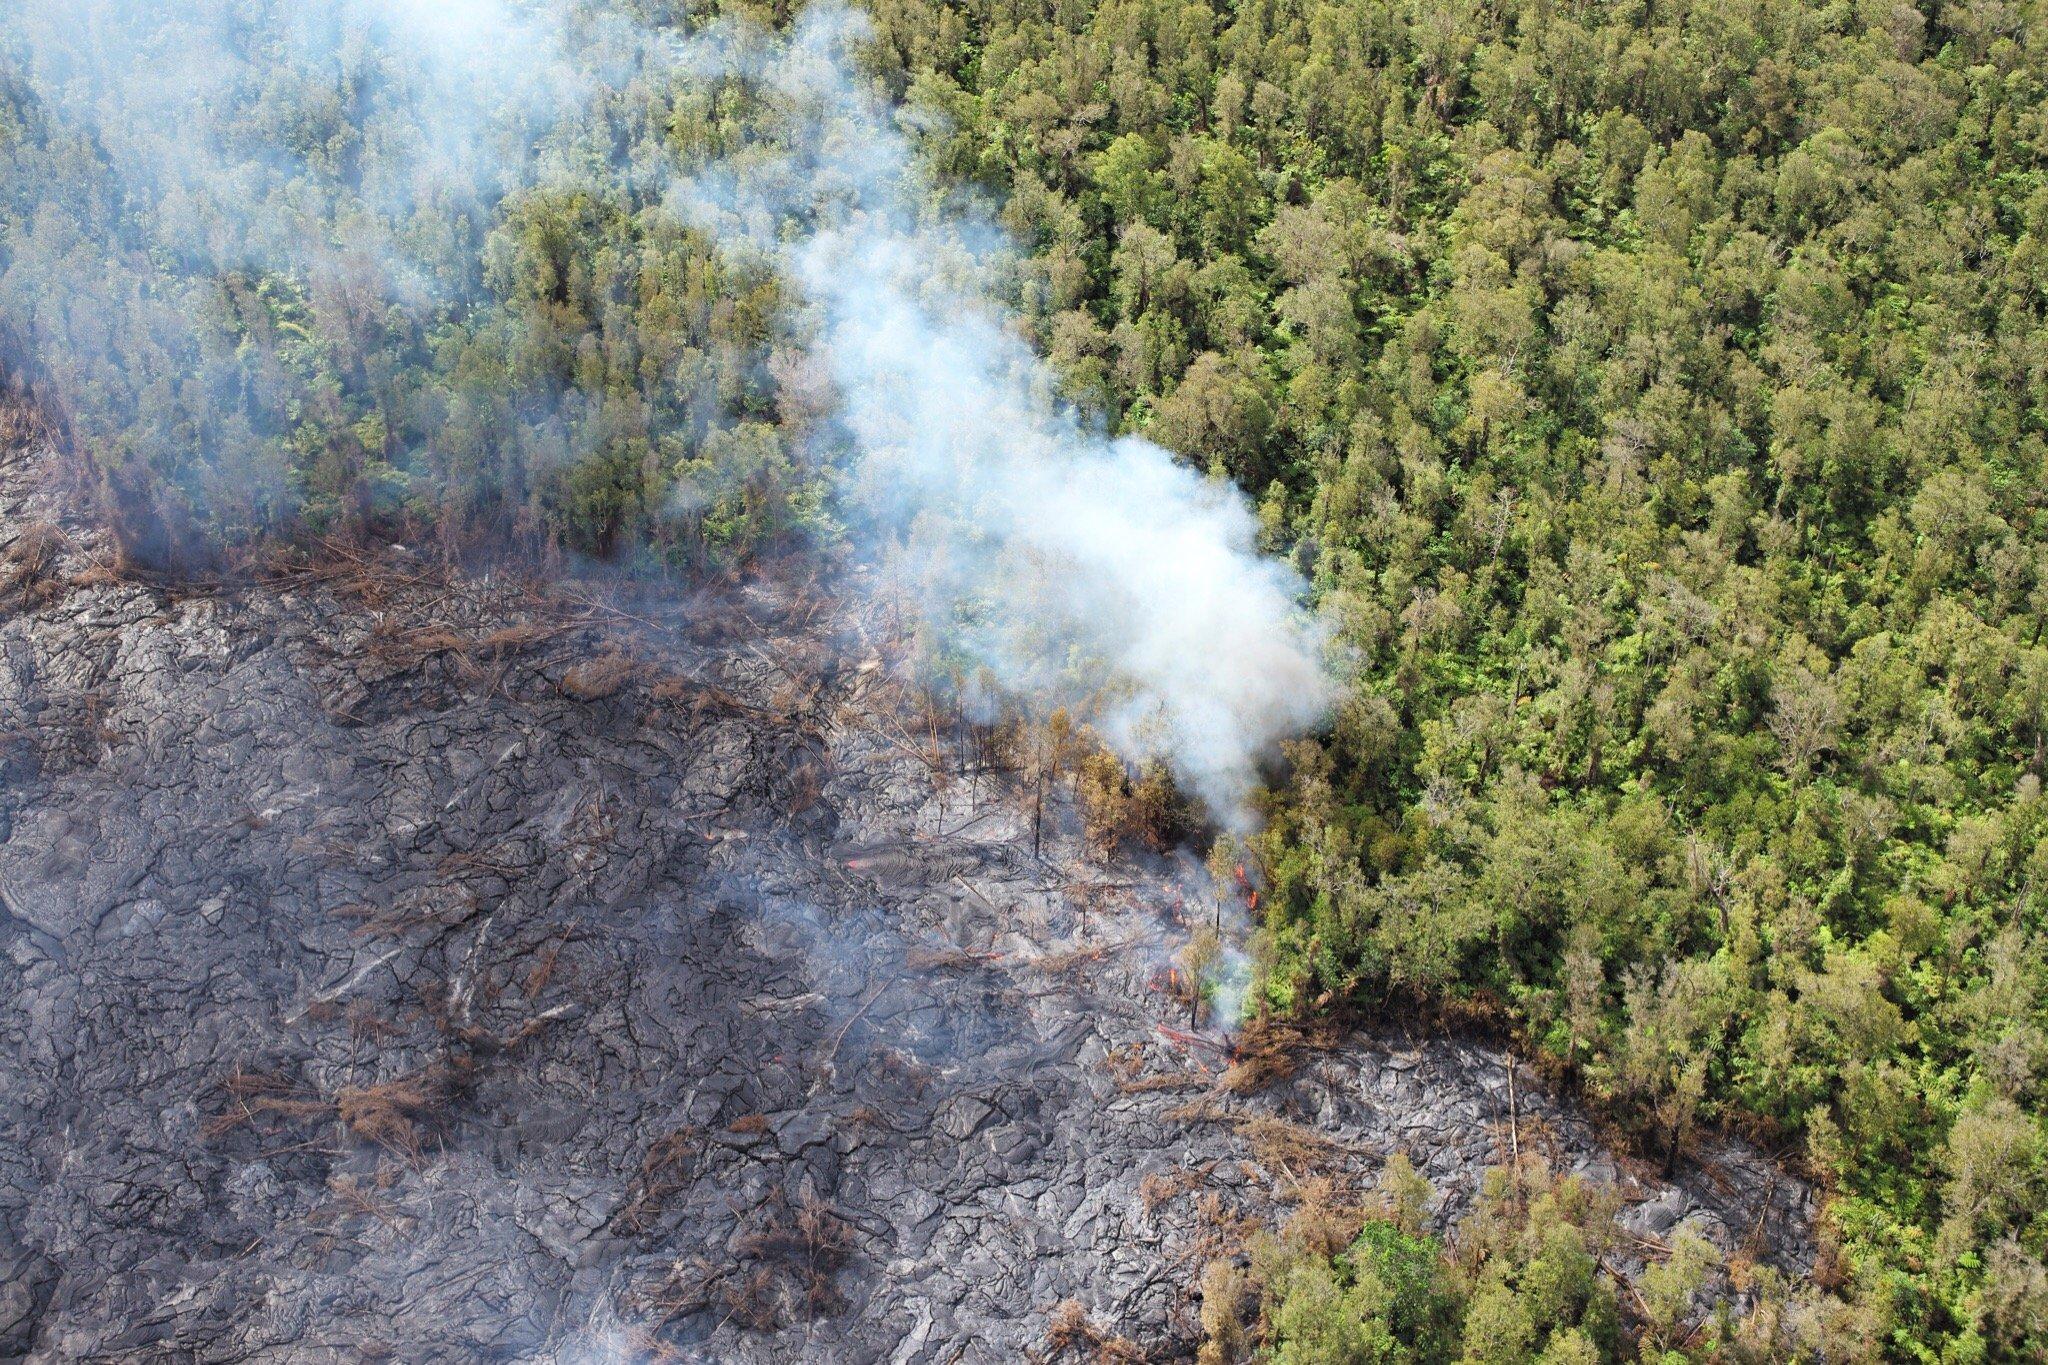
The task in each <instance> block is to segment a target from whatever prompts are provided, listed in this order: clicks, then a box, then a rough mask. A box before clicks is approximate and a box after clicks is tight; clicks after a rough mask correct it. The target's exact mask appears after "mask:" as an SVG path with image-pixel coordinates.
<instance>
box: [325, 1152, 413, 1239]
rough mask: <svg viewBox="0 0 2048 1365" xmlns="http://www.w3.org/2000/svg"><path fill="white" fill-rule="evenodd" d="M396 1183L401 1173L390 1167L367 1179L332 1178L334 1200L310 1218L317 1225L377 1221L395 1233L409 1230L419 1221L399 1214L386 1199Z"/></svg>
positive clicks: (353, 1176) (382, 1167) (362, 1177)
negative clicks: (353, 1219) (333, 1220)
mask: <svg viewBox="0 0 2048 1365" xmlns="http://www.w3.org/2000/svg"><path fill="white" fill-rule="evenodd" d="M396 1181H397V1172H396V1171H394V1170H392V1169H391V1168H390V1167H389V1166H379V1167H378V1168H377V1171H376V1173H375V1174H374V1175H371V1176H367V1177H366V1176H359V1175H336V1176H332V1177H330V1178H329V1179H328V1181H327V1190H328V1193H330V1194H332V1195H333V1196H334V1198H333V1200H331V1201H330V1202H329V1203H327V1204H324V1205H322V1206H321V1207H319V1208H317V1209H315V1210H313V1212H312V1214H311V1215H310V1216H311V1217H312V1218H313V1219H314V1220H315V1221H324V1220H327V1219H337V1220H345V1219H348V1218H374V1219H376V1220H377V1221H378V1222H380V1223H382V1224H383V1225H384V1226H385V1227H387V1228H392V1229H394V1230H396V1229H401V1228H405V1227H408V1226H410V1225H411V1224H413V1223H414V1222H416V1221H418V1220H416V1219H414V1218H411V1217H408V1216H406V1215H404V1214H401V1213H399V1212H397V1210H396V1209H395V1208H394V1207H393V1205H392V1204H391V1201H390V1200H388V1199H386V1198H385V1197H384V1195H385V1193H386V1192H387V1191H388V1190H390V1188H391V1187H392V1185H393V1184H395V1183H396Z"/></svg>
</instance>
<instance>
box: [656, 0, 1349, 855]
mask: <svg viewBox="0 0 2048 1365" xmlns="http://www.w3.org/2000/svg"><path fill="white" fill-rule="evenodd" d="M865 35H866V25H865V22H864V21H863V19H862V18H861V17H860V16H858V15H857V14H855V13H853V12H851V11H848V10H846V9H843V8H841V7H839V6H837V5H833V4H827V3H814V4H813V5H812V6H811V7H810V9H809V10H808V11H807V12H806V13H805V14H804V16H803V17H802V18H801V19H800V20H799V21H798V22H797V24H796V25H795V27H794V30H793V31H792V33H791V34H790V36H789V37H788V38H787V39H781V40H768V39H763V38H760V37H759V36H758V35H757V36H755V38H754V39H753V40H752V41H749V39H748V38H747V36H745V35H738V36H734V35H731V34H728V35H725V38H726V40H725V41H724V42H722V43H716V44H707V45H705V46H704V47H702V48H701V49H700V51H701V52H703V53H707V54H710V57H711V59H712V60H711V63H710V69H713V70H723V71H727V72H732V73H735V74H740V75H744V76H745V77H747V78H748V79H750V80H751V81H753V82H755V83H757V84H758V85H759V86H760V87H761V88H762V89H763V90H764V91H765V92H766V94H767V96H768V98H769V99H770V100H771V101H772V102H773V104H774V105H775V107H776V109H777V111H778V113H779V114H780V116H781V118H780V123H781V127H780V128H779V129H778V133H779V137H778V140H777V142H778V145H777V146H776V148H775V149H774V151H773V153H772V154H768V155H760V154H756V155H751V156H748V157H746V158H745V159H744V160H742V161H740V162H739V163H738V164H734V165H729V166H723V167H715V168H713V169H712V170H711V171H710V172H708V173H706V174H702V175H699V176H696V177H693V178H692V179H691V180H690V181H689V182H687V183H686V184H684V185H681V186H679V187H678V192H677V193H676V195H675V196H673V200H672V202H674V203H675V204H676V205H677V206H678V208H679V209H680V210H681V211H682V212H684V213H685V214H687V215H688V216H689V217H690V218H691V219H692V220H693V221H695V222H697V223H699V224H701V225H703V226H705V227H707V228H709V229H710V230H711V231H713V232H715V233H717V234H718V235H719V236H720V237H721V238H723V239H726V240H729V241H733V242H748V243H751V244H752V245H753V246H754V248H755V249H757V250H759V251H762V252H764V253H765V254H766V255H767V256H768V258H769V259H771V260H772V261H773V262H774V263H775V264H776V265H777V266H778V267H779V268H780V269H781V270H782V271H783V272H784V273H785V274H786V275H787V276H788V277H789V278H790V279H791V280H793V281H794V282H796V283H797V284H798V285H799V286H800V287H801V289H802V292H803V295H804V297H805V299H806V300H807V301H808V303H809V305H810V308H811V312H812V318H811V322H812V325H813V328H814V332H813V335H814V339H815V345H816V346H817V347H818V349H819V351H820V352H821V353H822V355H823V356H824V358H825V359H826V360H827V362H828V363H829V366H830V371H831V374H832V376H833V378H834V380H835V382H836V386H837V388H838V391H839V395H840V399H841V404H842V408H841V413H840V416H841V419H842V421H843V424H844V427H845V429H846V431H847V432H848V433H849V434H850V436H851V438H852V441H853V443H854V445H855V447H856V448H857V451H858V455H859V462H858V476H859V492H860V495H861V496H862V497H863V498H864V499H865V501H866V503H867V504H868V505H869V506H870V507H871V508H872V509H873V510H874V511H875V512H876V513H877V514H878V524H879V526H880V527H881V528H882V529H883V530H885V531H886V532H888V533H889V534H890V535H891V536H892V538H893V539H894V540H895V542H896V544H897V545H898V547H899V548H900V549H901V550H902V551H903V552H904V556H903V557H904V559H905V560H906V561H907V563H908V568H909V573H910V577H911V579H912V581H913V582H914V583H915V585H916V587H917V589H918V590H919V593H920V596H921V599H922V601H923V604H924V607H925V610H926V612H927V614H928V616H929V617H931V618H932V619H933V620H935V621H937V622H939V623H941V624H942V626H943V627H944V633H945V634H946V636H947V638H948V639H949V641H950V642H952V643H953V644H954V645H955V646H956V647H959V648H962V649H964V650H966V651H967V652H968V653H969V654H970V655H971V657H972V658H973V660H974V661H975V662H976V663H978V664H979V665H980V666H981V667H983V668H985V669H986V670H988V672H989V673H990V674H992V675H993V677H994V679H995V680H996V681H997V683H998V684H999V685H1001V686H1002V687H1003V688H1005V689H1006V690H1008V691H1009V692H1011V693H1012V694H1014V695H1017V696H1020V697H1024V698H1029V699H1035V700H1036V701H1037V702H1038V703H1040V704H1042V705H1047V704H1064V705H1068V706H1070V707H1073V708H1075V709H1077V710H1078V711H1079V712H1080V713H1081V714H1083V715H1084V716H1085V717H1086V718H1087V719H1088V720H1090V721H1091V722H1092V723H1093V725H1094V727H1095V728H1096V729H1097V730H1098V731H1099V732H1100V733H1102V734H1103V735H1104V736H1105V738H1107V739H1108V740H1109V742H1110V743H1111V744H1112V745H1113V746H1114V747H1115V748H1116V749H1117V750H1118V751H1119V752H1120V753H1121V754H1122V755H1123V756H1125V757H1126V758H1128V759H1131V760H1133V761H1139V760H1143V759H1147V758H1152V757H1159V758H1163V759H1165V760H1166V761H1167V762H1168V763H1169V764H1170V765H1171V767H1172V768H1173V770H1174V772H1175V773H1176V774H1177V775H1178V776H1179V777H1180V778H1181V779H1182V781H1183V782H1184V783H1185V784H1186V785H1188V786H1189V787H1190V788H1191V789H1192V790H1193V791H1195V792H1196V793H1197V794H1198V795H1199V796H1200V797H1201V798H1202V799H1203V801H1204V802H1205V804H1206V805H1207V806H1208V807H1209V809H1210V810H1211V812H1212V813H1213V814H1215V815H1216V816H1217V817H1218V818H1219V819H1221V820H1223V821H1225V822H1226V823H1230V824H1241V823H1243V821H1244V820H1245V819H1246V818H1247V814H1246V810H1247V808H1246V798H1247V797H1248V795H1249V793H1250V790H1251V788H1252V786H1253V784H1254V783H1255V781H1256V779H1257V767H1258V763H1259V761H1260V759H1261V757H1262V756H1263V755H1264V754H1265V753H1267V751H1269V750H1270V749H1271V748H1272V746H1273V745H1274V744H1275V743H1276V742H1277V741H1278V740H1280V739H1281V738H1284V737H1285V736H1287V735H1289V734H1292V733H1296V732H1298V731H1300V730H1302V729H1304V728H1306V727H1308V726H1311V725H1313V724H1315V723H1316V722H1317V721H1318V720H1319V719H1320V718H1321V716H1322V715H1323V713H1324V712H1325V710H1326V708H1327V707H1328V705H1329V702H1330V699H1331V690H1332V688H1331V682H1330V678H1329V674H1328V672H1327V670H1326V667H1325V664H1324V651H1325V649H1326V647H1327V641H1326V635H1325V631H1324V630H1323V628H1322V626H1321V624H1320V622H1319V621H1318V620H1316V619H1315V618H1313V617H1312V616H1310V615H1308V614H1306V613H1305V612H1304V610H1303V609H1302V606H1301V601H1302V598H1303V596H1304V594H1305V591H1306V588H1305V585H1304V584H1303V582H1302V581H1301V580H1300V578H1299V577H1298V576H1297V575H1296V574H1295V573H1294V571H1293V570H1292V569H1291V568H1289V567H1288V566H1286V565H1285V564H1283V563H1281V562H1279V561H1277V560H1275V559H1272V558H1270V557H1267V556H1264V555H1261V554H1260V553H1259V552H1258V549H1257V545H1256V525H1257V524H1256V521H1255V519H1254V517H1253V515H1252V512H1251V508H1250V506H1249V504H1248V503H1247V501H1246V499H1245V497H1244V495H1243V493H1242V492H1240V491H1239V490H1238V489H1237V488H1235V487H1233V486H1231V485H1228V484H1225V483H1221V482H1218V481H1214V480H1210V479H1205V478H1204V477H1202V476H1201V475H1200V474H1198V473H1196V472H1194V471H1193V470H1191V469H1189V468H1188V467H1187V466H1185V465H1183V464H1180V463H1179V462H1177V461H1176V460H1175V459H1174V457H1173V456H1172V455H1171V454H1170V453H1169V452H1168V451H1166V450H1164V449H1162V448H1161V447H1159V446H1157V445H1155V444H1153V443H1152V442H1150V441H1147V440H1144V439H1142V438H1138V437H1122V438H1116V439H1112V438H1110V437H1108V436H1106V435H1105V434H1103V433H1102V432H1101V431H1100V430H1099V429H1098V428H1097V427H1095V426H1094V425H1092V424H1090V423H1089V422H1088V421H1087V420H1086V419H1085V418H1084V417H1083V416H1081V415H1080V414H1077V413H1075V412H1074V411H1073V410H1072V409H1071V408H1068V407H1065V406H1062V405H1061V404H1059V403H1058V402H1057V400H1056V399H1055V398H1054V397H1053V393H1054V387H1055V386H1054V380H1053V376H1052V375H1051V374H1050V373H1049V371H1048V370H1047V368H1046V366H1045V364H1044V363H1043V362H1042V361H1041V360H1040V359H1039V358H1038V357H1037V356H1036V355H1034V354H1033V353H1032V352H1031V350H1030V348H1029V347H1028V346H1027V345H1025V343H1024V342H1023V341H1021V340H1020V339H1019V338H1018V336H1017V334H1016V331H1015V330H1014V329H1013V325H1012V324H1013V321H1014V320H1013V319H1012V318H1010V317H1008V316H1006V315H1005V313H1004V312H1003V310H1002V309H1000V308H999V307H998V306H996V305H995V303H994V302H993V301H992V291H991V281H992V279H993V278H995V276H996V275H997V274H998V271H999V268H1000V265H1001V258H1002V254H1003V252H1004V250H1005V247H1006V243H1005V242H1004V240H1003V238H1002V235H1001V234H1000V232H998V231H997V230H996V229H995V227H994V226H993V225H992V224H991V223H990V221H989V220H988V219H987V217H986V216H985V215H981V214H975V213H961V212H957V211H955V212H950V213H943V212H934V211H931V210H930V209H929V208H928V207H927V206H928V205H930V204H932V203H933V202H935V200H936V199H937V198H938V196H937V195H936V193H935V191H934V187H933V186H932V185H931V184H930V183H929V182H928V181H927V180H926V179H925V177H924V176H923V175H922V174H921V173H920V169H919V166H918V163H917V160H916V157H915V155H914V153H913V149H912V146H911V143H910V141H909V139H908V138H907V137H906V136H905V134H904V132H903V130H902V128H901V126H900V125H899V121H898V120H899V118H900V117H902V115H901V114H900V113H899V111H897V110H894V109H892V108H891V107H890V106H889V105H888V104H887V103H886V102H885V101H883V100H882V99H881V98H880V97H879V96H878V95H876V94H874V93H873V92H872V91H871V90H869V89H868V88H867V87H866V86H864V85H863V84H861V83H860V81H859V80H858V78H857V77H856V76H855V74H854V67H853V61H852V53H853V50H854V48H855V47H856V45H857V44H858V43H859V42H860V41H861V40H862V39H863V38H864V37H865ZM754 150H755V151H756V152H757V153H758V152H759V151H760V150H761V149H754ZM792 224H796V225H799V227H798V230H796V231H794V232H792V231H791V227H792Z"/></svg>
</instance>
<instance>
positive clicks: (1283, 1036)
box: [1222, 1017, 1303, 1095]
mask: <svg viewBox="0 0 2048 1365" xmlns="http://www.w3.org/2000/svg"><path fill="white" fill-rule="evenodd" d="M1302 1042H1303V1038H1302V1032H1301V1030H1300V1029H1298V1028H1296V1027H1294V1026H1293V1025H1292V1024H1284V1023H1280V1022H1277V1021H1275V1020H1273V1019H1270V1018H1263V1017H1255V1018H1252V1019H1248V1020H1246V1021H1245V1024H1244V1027H1243V1028H1242V1029H1240V1030H1239V1032H1238V1035H1237V1040H1236V1045H1235V1046H1234V1047H1233V1048H1232V1049H1231V1060H1230V1066H1229V1069H1227V1070H1226V1071H1225V1072H1224V1073H1223V1081H1222V1085H1223V1088H1224V1089H1225V1090H1228V1091H1230V1092H1231V1093H1232V1094H1234V1095H1249V1094H1252V1093H1254V1092H1255V1091H1260V1090H1264V1089H1266V1088H1267V1087H1268V1086H1272V1085H1276V1084H1278V1083H1279V1082H1281V1081H1284V1080H1286V1079H1287V1078H1288V1077H1289V1076H1292V1075H1293V1074H1294V1069H1295V1060H1294V1054H1295V1051H1296V1049H1297V1048H1299V1047H1300V1046H1301V1045H1302Z"/></svg>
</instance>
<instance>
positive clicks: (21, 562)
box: [0, 521, 69, 607]
mask: <svg viewBox="0 0 2048 1365" xmlns="http://www.w3.org/2000/svg"><path fill="white" fill-rule="evenodd" d="M68 540H69V537H67V536H66V535H65V534H64V532H63V530H62V529H61V528H60V527H58V526H56V525H55V524H53V523H51V522H47V521H32V522H30V523H29V524H28V525H27V526H24V527H23V528H22V530H21V534H20V535H18V536H16V537H15V538H14V543H13V544H11V545H9V546H8V547H7V549H6V550H5V551H4V552H0V602H9V601H16V600H19V601H20V602H21V603H22V605H24V606H28V607H39V606H43V605H45V604H46V603H48V602H50V601H52V600H53V599H55V598H56V596H57V595H58V594H59V593H61V592H62V591H63V590H64V584H63V583H62V582H61V581H60V580H59V579H58V578H57V577H56V575H55V572H54V571H55V568H56V564H57V555H58V553H59V552H60V551H61V550H62V549H63V548H64V546H65V544H66V543H67V542H68Z"/></svg>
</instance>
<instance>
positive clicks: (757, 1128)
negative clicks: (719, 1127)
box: [725, 1114, 768, 1137]
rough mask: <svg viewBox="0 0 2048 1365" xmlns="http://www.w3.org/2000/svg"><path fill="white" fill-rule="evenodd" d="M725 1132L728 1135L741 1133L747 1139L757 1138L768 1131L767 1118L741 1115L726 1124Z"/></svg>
mask: <svg viewBox="0 0 2048 1365" xmlns="http://www.w3.org/2000/svg"><path fill="white" fill-rule="evenodd" d="M725 1131H726V1132H728V1133H741V1134H745V1135H747V1136H749V1137H752V1136H757V1135H759V1134H761V1133H765V1132H767V1131H768V1116H767V1115H766V1114H742V1115H740V1116H739V1117H738V1118H736V1119H734V1120H733V1121H732V1122H731V1123H728V1124H726V1125H725Z"/></svg>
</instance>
